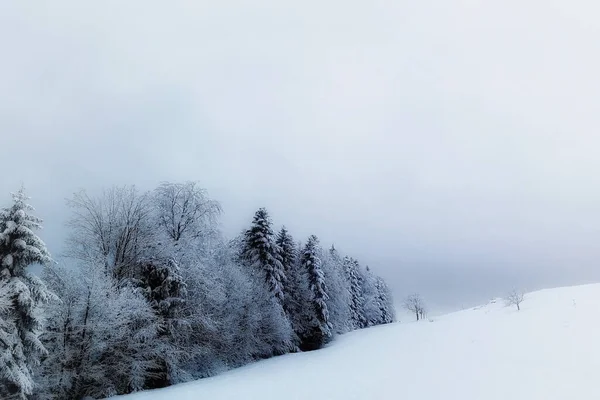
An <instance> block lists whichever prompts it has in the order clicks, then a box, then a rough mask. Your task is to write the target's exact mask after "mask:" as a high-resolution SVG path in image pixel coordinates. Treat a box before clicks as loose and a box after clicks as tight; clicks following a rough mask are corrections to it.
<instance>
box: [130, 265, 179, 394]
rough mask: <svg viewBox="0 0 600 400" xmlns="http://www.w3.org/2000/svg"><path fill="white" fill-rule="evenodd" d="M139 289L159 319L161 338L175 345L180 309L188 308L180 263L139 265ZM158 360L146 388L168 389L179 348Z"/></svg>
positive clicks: (137, 283)
mask: <svg viewBox="0 0 600 400" xmlns="http://www.w3.org/2000/svg"><path fill="white" fill-rule="evenodd" d="M136 275H137V278H136V279H135V280H134V282H135V283H136V286H137V287H139V288H141V291H142V294H143V295H144V297H145V298H146V300H147V301H148V303H149V304H150V306H151V307H152V309H153V310H154V312H155V313H156V316H157V317H158V334H159V337H160V338H162V339H163V340H164V341H165V345H166V346H170V345H172V343H171V342H172V340H171V339H172V337H173V332H174V330H175V329H177V328H178V325H180V321H181V317H182V316H181V309H182V307H183V305H184V304H185V298H186V295H187V287H186V284H185V282H184V280H183V277H182V276H181V274H180V271H179V266H178V265H177V262H176V261H175V260H174V259H172V258H167V259H158V258H149V259H145V260H143V261H141V262H139V263H138V267H137V274H136ZM172 347H173V348H172V349H171V351H168V352H166V354H162V355H161V356H160V357H158V359H157V364H158V368H156V369H154V370H153V371H151V373H150V374H149V375H150V377H149V378H148V379H147V382H146V388H149V389H156V388H161V387H166V386H168V385H169V384H172V383H173V382H172V381H171V379H170V376H171V373H170V370H171V365H172V364H173V363H172V362H170V359H171V358H172V357H173V356H175V353H176V350H175V347H176V346H172Z"/></svg>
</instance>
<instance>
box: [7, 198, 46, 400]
mask: <svg viewBox="0 0 600 400" xmlns="http://www.w3.org/2000/svg"><path fill="white" fill-rule="evenodd" d="M28 199H29V198H28V197H27V196H26V194H25V191H24V189H23V188H21V189H20V190H19V191H18V192H17V193H14V194H13V205H12V206H11V207H9V208H4V209H3V210H2V211H0V291H2V294H1V295H0V298H2V299H3V301H2V302H3V303H4V307H2V309H0V398H22V399H25V398H27V397H28V396H29V395H31V394H32V393H33V389H34V381H33V368H35V367H36V366H37V365H38V363H39V360H40V358H41V357H42V356H44V355H45V354H46V349H45V348H44V346H43V344H42V343H41V342H40V340H39V335H40V334H41V332H42V328H43V322H44V321H43V319H42V316H41V314H40V307H41V306H42V305H43V304H45V303H47V302H48V301H49V300H50V299H51V298H52V294H51V293H50V292H49V291H48V290H47V289H46V286H45V285H44V283H43V282H42V281H41V280H40V279H38V278H37V277H36V276H34V275H32V274H30V273H29V272H28V271H27V268H28V267H29V266H31V265H32V264H41V265H48V264H50V263H51V262H52V260H51V258H50V253H49V252H48V250H47V249H46V245H45V244H44V242H43V241H42V240H41V239H40V238H39V237H38V236H37V235H36V234H35V233H34V230H37V229H40V228H41V225H40V224H41V222H42V220H41V219H39V218H37V217H35V216H33V215H31V211H34V209H33V207H32V206H30V205H29V204H27V200H28Z"/></svg>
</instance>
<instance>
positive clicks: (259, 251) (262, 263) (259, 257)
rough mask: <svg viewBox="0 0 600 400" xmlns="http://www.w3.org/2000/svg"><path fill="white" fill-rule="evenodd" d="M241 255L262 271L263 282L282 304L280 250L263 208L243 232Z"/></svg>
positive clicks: (283, 276) (282, 286) (283, 281)
mask: <svg viewBox="0 0 600 400" xmlns="http://www.w3.org/2000/svg"><path fill="white" fill-rule="evenodd" d="M242 257H243V258H244V260H246V261H247V262H249V263H250V264H251V265H252V266H254V267H255V268H256V269H257V270H259V271H262V273H264V277H265V282H266V283H267V285H268V287H269V291H270V292H271V293H272V294H273V296H274V297H275V298H276V299H277V300H278V301H279V302H280V303H281V304H283V301H284V297H285V295H284V292H283V290H284V283H285V279H286V277H285V273H284V269H283V264H282V259H281V251H280V249H279V246H277V244H276V243H275V240H274V237H273V230H272V228H271V220H270V219H269V214H268V213H267V210H266V209H264V208H261V209H259V210H258V211H257V212H256V214H255V215H254V221H253V222H252V227H251V228H250V229H248V230H247V231H246V233H245V234H244V249H243V251H242Z"/></svg>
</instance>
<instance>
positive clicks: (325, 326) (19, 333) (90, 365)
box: [0, 182, 395, 400]
mask: <svg viewBox="0 0 600 400" xmlns="http://www.w3.org/2000/svg"><path fill="white" fill-rule="evenodd" d="M26 201H27V197H26V195H25V193H24V191H23V190H20V191H19V192H18V193H16V194H14V195H13V205H12V206H11V207H9V208H5V209H3V210H2V211H1V212H0V397H1V398H3V399H4V398H7V399H12V398H15V399H61V400H62V399H64V400H75V399H81V398H83V397H86V396H89V397H92V398H103V397H109V396H113V395H117V394H125V393H130V392H134V391H139V390H144V389H152V388H161V387H166V386H169V385H173V384H177V383H181V382H186V381H190V380H193V379H199V378H203V377H208V376H212V375H215V374H218V373H220V372H222V371H225V370H228V369H231V368H235V367H239V366H242V365H245V364H247V363H251V362H254V361H257V360H260V359H265V358H269V357H273V356H276V355H281V354H285V353H289V352H297V351H307V350H316V349H318V348H320V347H322V346H323V345H324V344H326V343H328V342H330V341H331V340H334V338H335V336H336V335H339V334H343V333H346V332H349V331H351V330H354V329H360V328H365V327H368V326H373V325H379V324H387V323H391V322H393V321H394V319H395V310H394V307H393V301H392V296H391V293H390V290H389V288H388V287H387V285H386V284H385V282H384V281H383V279H381V278H380V277H377V276H376V275H374V274H373V272H372V271H370V270H369V269H367V268H363V267H362V266H361V265H360V263H359V262H358V261H357V260H355V259H354V258H351V257H350V256H346V255H343V254H341V253H340V252H339V251H338V249H336V248H335V247H334V246H331V247H330V248H325V249H324V248H323V247H322V245H321V243H320V241H319V239H318V238H317V237H316V236H314V235H311V236H310V237H308V238H306V239H304V240H302V241H297V240H296V239H295V238H294V237H293V236H292V234H291V233H290V232H289V231H288V230H287V229H286V228H285V227H280V228H276V227H275V226H274V223H273V221H272V220H271V217H270V216H269V213H268V212H267V210H266V209H264V208H261V209H259V210H257V212H256V214H255V215H254V218H253V219H252V220H250V219H249V223H248V226H247V228H246V229H245V230H244V231H243V233H242V234H241V235H239V236H237V237H235V238H232V239H227V238H225V237H224V236H223V235H222V234H221V232H220V231H219V229H218V225H217V223H218V218H219V215H220V214H221V213H222V209H221V206H220V205H219V203H218V202H217V201H215V200H213V199H210V197H209V196H208V193H207V192H206V190H204V189H203V188H201V187H200V185H199V184H198V183H196V182H186V183H163V184H161V185H160V186H159V187H158V188H156V189H155V190H153V191H150V192H140V191H139V190H137V189H136V188H135V187H134V186H122V187H112V188H109V189H106V190H104V191H103V192H101V193H100V194H99V195H97V196H92V195H90V194H88V193H87V192H86V191H84V190H82V191H80V192H77V193H75V194H74V195H73V196H72V197H71V199H69V200H68V202H67V205H68V206H69V208H70V209H71V218H70V220H69V222H68V227H69V229H70V233H71V234H70V236H69V239H68V244H67V246H66V247H67V253H66V256H67V257H66V264H65V263H63V264H57V263H55V262H54V261H52V259H51V257H50V253H49V252H48V251H47V250H46V248H45V245H44V243H43V242H42V241H41V239H40V238H39V237H38V236H36V235H35V233H34V231H35V230H36V229H39V228H40V227H41V226H40V224H41V220H40V219H38V218H37V217H34V216H32V215H31V214H30V213H31V211H33V208H32V207H31V206H29V205H28V204H27V203H26ZM34 264H39V265H43V266H44V268H43V273H42V274H41V276H40V277H36V276H34V275H32V274H30V273H29V272H27V267H29V266H31V265H34Z"/></svg>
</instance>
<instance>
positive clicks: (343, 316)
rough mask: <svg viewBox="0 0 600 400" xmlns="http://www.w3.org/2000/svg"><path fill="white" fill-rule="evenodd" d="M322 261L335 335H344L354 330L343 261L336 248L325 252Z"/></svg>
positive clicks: (348, 286) (328, 305) (348, 287)
mask: <svg viewBox="0 0 600 400" xmlns="http://www.w3.org/2000/svg"><path fill="white" fill-rule="evenodd" d="M321 259H322V269H323V273H324V275H325V281H326V282H327V289H328V290H327V294H328V296H329V299H328V300H327V309H328V310H329V321H330V322H331V326H332V327H333V332H334V333H336V334H343V333H346V332H348V331H351V330H353V329H354V328H353V324H352V321H351V317H350V315H351V314H350V285H349V282H348V280H347V279H346V275H345V271H344V265H343V260H342V257H341V256H340V254H339V252H338V251H337V249H336V248H335V247H334V246H332V247H331V248H330V249H329V250H327V251H326V252H323V254H322V255H321Z"/></svg>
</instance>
